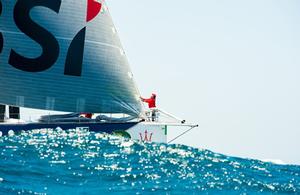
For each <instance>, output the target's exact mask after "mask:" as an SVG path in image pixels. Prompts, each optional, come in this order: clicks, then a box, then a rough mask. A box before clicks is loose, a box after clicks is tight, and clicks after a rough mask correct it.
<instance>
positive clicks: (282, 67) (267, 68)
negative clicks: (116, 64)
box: [106, 0, 300, 164]
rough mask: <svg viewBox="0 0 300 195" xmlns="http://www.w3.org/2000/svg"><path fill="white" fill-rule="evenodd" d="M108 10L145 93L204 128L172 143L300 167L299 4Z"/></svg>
mask: <svg viewBox="0 0 300 195" xmlns="http://www.w3.org/2000/svg"><path fill="white" fill-rule="evenodd" d="M106 2H107V4H108V6H109V9H110V12H111V15H112V17H113V19H114V22H115V25H116V28H117V30H118V33H119V36H120V38H121V42H122V44H123V46H124V50H125V52H126V55H127V57H128V59H129V62H130V66H131V69H132V72H133V73H134V77H135V80H136V82H137V85H138V87H139V89H140V91H141V94H142V95H143V96H146V97H147V96H150V94H151V93H152V92H155V93H157V95H158V97H157V98H158V100H157V101H158V106H159V107H160V108H162V109H164V110H166V111H168V112H171V113H173V114H175V115H177V116H179V117H181V118H184V119H186V120H187V121H188V122H192V123H197V124H199V128H197V129H195V130H194V131H192V132H190V133H189V134H187V135H185V136H184V137H182V138H180V139H178V140H177V141H176V143H180V144H185V145H190V146H193V147H197V148H204V149H209V150H212V151H214V152H217V153H222V154H226V155H231V156H239V157H246V158H255V159H280V160H282V161H284V162H285V163H292V164H300V141H299V139H300V120H299V117H300V102H299V100H300V77H299V74H300V55H299V53H300V12H299V10H300V1H297V0H287V1H279V0H264V1H261V0H251V1H240V0H227V1H222V0H209V1H203V0H187V1H174V0H163V1H162V0H152V1H143V0H127V1H120V0H107V1H106ZM179 133H180V131H179V130H178V129H174V130H173V131H172V130H170V134H169V136H170V138H173V137H175V136H176V135H177V134H179Z"/></svg>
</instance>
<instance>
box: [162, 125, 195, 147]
mask: <svg viewBox="0 0 300 195" xmlns="http://www.w3.org/2000/svg"><path fill="white" fill-rule="evenodd" d="M196 127H198V126H193V127H191V128H189V129H188V130H186V131H185V132H183V133H181V134H180V135H178V136H176V137H175V138H174V139H172V140H171V141H169V142H168V144H170V143H172V142H173V141H175V140H177V139H178V138H180V137H182V136H183V135H185V134H187V133H188V132H190V131H191V130H193V129H194V128H196Z"/></svg>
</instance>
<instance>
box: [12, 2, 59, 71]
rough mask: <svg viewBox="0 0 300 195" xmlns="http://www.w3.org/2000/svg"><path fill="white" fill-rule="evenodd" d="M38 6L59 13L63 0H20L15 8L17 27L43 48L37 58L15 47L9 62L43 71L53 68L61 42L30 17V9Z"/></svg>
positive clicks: (21, 68) (23, 68)
mask: <svg viewBox="0 0 300 195" xmlns="http://www.w3.org/2000/svg"><path fill="white" fill-rule="evenodd" d="M36 6H43V7H47V8H49V9H51V10H53V11H55V12H56V13H59V10H60V6H61V0H18V1H17V3H16V5H15V8H14V20H15V23H16V25H17V27H18V28H19V29H20V30H21V31H22V32H23V33H24V34H26V35H27V36H29V37H30V38H31V39H33V40H34V41H36V42H37V43H39V44H40V45H41V47H42V49H43V52H42V54H41V55H40V56H39V57H37V58H26V57H24V56H22V55H20V54H18V53H17V52H15V51H14V50H13V49H12V50H11V53H10V56H9V64H10V65H12V66H13V67H15V68H17V69H19V70H23V71H27V72H41V71H45V70H47V69H49V68H51V67H52V66H53V65H54V63H55V62H56V60H57V58H58V55H59V44H58V42H57V40H56V39H55V37H54V36H53V35H52V34H51V33H50V32H49V31H47V30H46V29H44V28H42V27H41V26H39V25H38V24H37V23H35V22H34V21H33V20H32V19H31V18H30V10H31V9H32V8H34V7H36Z"/></svg>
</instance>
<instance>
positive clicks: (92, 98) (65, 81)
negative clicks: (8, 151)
mask: <svg viewBox="0 0 300 195" xmlns="http://www.w3.org/2000/svg"><path fill="white" fill-rule="evenodd" d="M0 64H1V66H0V89H1V93H0V104H1V106H0V116H2V117H1V118H0V119H1V120H0V135H1V136H3V135H7V134H14V133H17V132H20V131H29V130H33V129H46V130H47V129H51V130H55V129H57V128H59V129H86V130H89V131H95V132H106V133H115V134H118V135H122V136H127V137H129V138H132V139H138V140H142V141H154V142H167V134H168V133H167V132H168V129H169V127H170V126H188V127H195V126H196V125H192V124H185V121H184V120H181V119H178V118H177V117H174V116H172V115H171V114H169V113H167V112H164V111H162V110H159V109H157V110H155V112H157V114H156V116H160V117H156V119H155V120H154V121H152V120H151V116H150V115H151V114H149V113H151V112H153V111H147V110H146V109H145V108H144V107H143V105H142V102H141V100H140V93H139V91H138V88H137V86H136V83H135V81H134V77H133V74H132V72H131V70H130V67H129V63H128V60H127V57H126V55H125V52H124V50H123V48H122V45H121V43H120V40H119V37H118V33H117V30H116V28H115V26H114V24H113V21H112V18H111V15H110V13H109V10H108V8H107V6H106V4H105V2H104V1H99V0H98V1H96V0H78V1H74V0H43V1H35V0H11V1H0ZM7 105H9V109H5V108H7ZM19 107H21V108H23V107H24V108H33V109H42V110H48V111H49V110H54V111H62V112H68V113H67V114H59V115H44V116H41V117H40V118H39V119H38V120H37V121H28V122H26V121H21V120H20V119H19V118H20V117H19V116H20V115H19ZM8 110H9V114H7V113H6V111H8ZM5 113H6V114H5ZM82 113H98V114H95V115H94V117H93V118H86V117H82ZM163 116H164V117H165V118H169V119H170V120H171V122H168V121H167V120H162V118H163Z"/></svg>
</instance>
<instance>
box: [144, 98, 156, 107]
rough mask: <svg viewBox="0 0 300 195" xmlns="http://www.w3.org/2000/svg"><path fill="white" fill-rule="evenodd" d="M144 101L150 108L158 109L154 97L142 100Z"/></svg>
mask: <svg viewBox="0 0 300 195" xmlns="http://www.w3.org/2000/svg"><path fill="white" fill-rule="evenodd" d="M142 101H143V102H146V103H148V107H149V108H156V104H155V101H156V98H154V97H151V98H149V99H144V98H142Z"/></svg>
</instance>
